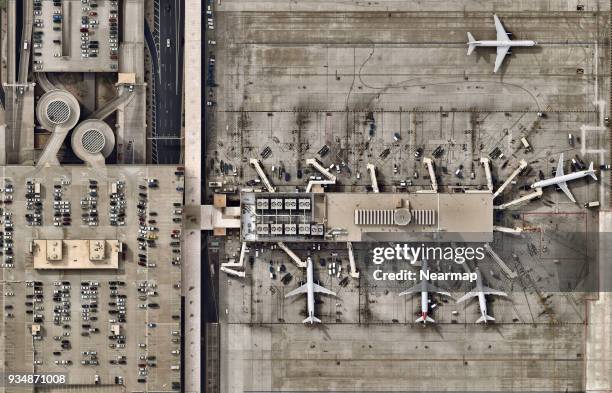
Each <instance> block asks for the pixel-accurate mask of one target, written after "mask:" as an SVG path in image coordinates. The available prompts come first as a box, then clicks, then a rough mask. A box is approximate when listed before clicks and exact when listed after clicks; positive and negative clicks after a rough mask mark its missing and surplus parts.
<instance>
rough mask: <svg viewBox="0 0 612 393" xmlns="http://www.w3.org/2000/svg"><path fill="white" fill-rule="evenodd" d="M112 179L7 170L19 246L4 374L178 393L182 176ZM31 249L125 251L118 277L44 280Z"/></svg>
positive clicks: (8, 221)
mask: <svg viewBox="0 0 612 393" xmlns="http://www.w3.org/2000/svg"><path fill="white" fill-rule="evenodd" d="M104 172H105V173H99V172H96V171H93V170H91V169H88V168H85V167H61V168H59V167H56V168H44V169H42V170H40V171H35V170H34V169H33V168H31V167H4V168H3V173H2V179H1V181H0V184H2V192H1V193H0V194H1V199H2V200H3V204H2V209H3V227H4V229H3V234H9V233H10V234H11V237H12V239H7V238H4V242H3V245H2V247H3V249H2V250H3V255H2V266H3V269H2V275H3V277H2V284H1V285H2V288H1V289H2V293H1V295H2V304H3V308H4V312H3V315H2V326H3V331H4V332H5V334H6V341H5V342H6V352H5V360H6V363H5V364H6V366H5V370H4V371H6V372H25V371H29V372H31V371H35V372H69V381H68V383H69V384H85V385H89V384H94V383H97V382H98V383H100V384H122V385H124V386H125V387H126V388H128V389H129V390H130V391H131V390H135V389H136V390H139V389H142V390H147V391H152V390H171V389H172V388H173V382H178V381H179V380H180V378H179V364H180V284H181V282H180V280H181V274H180V256H181V243H180V238H181V227H182V199H183V192H182V190H183V177H182V173H183V172H182V170H181V169H177V167H175V166H158V167H143V166H132V167H121V166H113V167H110V166H109V167H106V168H105V169H104ZM28 182H29V183H28ZM9 184H10V186H9ZM58 202H59V203H58ZM28 207H30V208H31V209H30V210H28ZM26 215H28V216H27V217H26ZM11 228H12V229H11ZM7 229H8V230H7ZM32 239H47V240H61V239H63V240H86V239H104V240H107V241H108V240H119V242H120V243H121V245H122V251H121V252H120V254H119V268H118V269H110V270H109V269H105V270H100V269H89V270H88V269H64V270H54V269H46V270H35V269H34V265H33V263H34V262H33V256H32V253H31V252H30V247H31V243H32ZM64 248H66V246H64ZM64 252H66V251H64ZM107 253H108V252H107ZM107 255H108V254H107ZM16 310H19V311H16ZM22 310H25V312H23V311H22ZM32 326H34V330H32ZM36 326H39V327H40V331H39V332H38V333H37V332H36V331H35V330H36ZM174 386H175V387H177V385H174Z"/></svg>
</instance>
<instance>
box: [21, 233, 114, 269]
mask: <svg viewBox="0 0 612 393" xmlns="http://www.w3.org/2000/svg"><path fill="white" fill-rule="evenodd" d="M121 250H122V247H121V242H119V241H118V240H60V239H58V240H34V247H33V250H32V251H33V253H34V268H35V269H118V268H119V253H120V252H121Z"/></svg>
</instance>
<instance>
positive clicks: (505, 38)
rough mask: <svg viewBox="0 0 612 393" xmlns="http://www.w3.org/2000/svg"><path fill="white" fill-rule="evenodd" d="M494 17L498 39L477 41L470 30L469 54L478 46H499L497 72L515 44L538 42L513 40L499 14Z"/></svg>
mask: <svg viewBox="0 0 612 393" xmlns="http://www.w3.org/2000/svg"><path fill="white" fill-rule="evenodd" d="M493 19H494V20H495V30H497V39H496V40H490V41H477V40H476V39H475V38H474V36H473V35H472V33H470V32H468V33H467V36H468V43H467V44H468V46H469V47H468V52H467V54H468V56H469V55H470V54H472V52H473V51H474V49H475V48H476V47H478V46H490V47H493V46H495V47H497V57H496V58H495V68H494V69H493V72H497V70H499V67H501V65H502V63H503V62H504V58H505V57H506V55H507V54H508V53H510V52H511V49H512V47H513V46H536V45H537V44H538V43H537V42H535V41H531V40H516V41H513V40H512V39H511V38H510V35H509V34H508V33H506V29H504V26H503V25H502V23H501V21H500V20H499V18H498V17H497V15H493Z"/></svg>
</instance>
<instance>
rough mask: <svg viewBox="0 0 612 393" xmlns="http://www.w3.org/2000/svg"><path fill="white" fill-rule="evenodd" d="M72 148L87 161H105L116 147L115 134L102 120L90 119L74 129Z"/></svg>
mask: <svg viewBox="0 0 612 393" xmlns="http://www.w3.org/2000/svg"><path fill="white" fill-rule="evenodd" d="M71 144H72V150H73V151H74V154H76V155H77V157H79V158H80V159H81V160H83V161H85V162H89V163H92V162H94V161H95V162H102V163H103V162H104V158H106V157H108V156H109V155H110V154H111V153H112V151H113V149H114V148H115V134H113V130H112V129H111V128H110V126H109V125H108V124H106V123H105V122H104V121H102V120H97V119H89V120H85V121H84V122H82V123H81V124H79V125H78V126H77V127H76V128H75V129H74V131H72V140H71Z"/></svg>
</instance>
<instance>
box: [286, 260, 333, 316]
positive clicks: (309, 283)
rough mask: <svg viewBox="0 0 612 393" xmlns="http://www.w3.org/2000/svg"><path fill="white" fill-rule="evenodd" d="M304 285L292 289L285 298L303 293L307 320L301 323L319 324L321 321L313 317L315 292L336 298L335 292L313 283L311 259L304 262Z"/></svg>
mask: <svg viewBox="0 0 612 393" xmlns="http://www.w3.org/2000/svg"><path fill="white" fill-rule="evenodd" d="M306 263H307V266H306V284H304V285H302V286H300V287H299V288H296V289H294V290H293V291H291V292H289V293H288V294H286V295H285V297H290V296H295V295H299V294H301V293H305V294H306V295H307V299H308V318H306V319H304V320H303V321H302V323H310V324H313V323H321V320H320V319H319V318H317V317H315V315H314V305H315V300H314V294H315V292H319V293H324V294H326V295H331V296H336V293H335V292H332V291H330V290H329V289H325V288H323V287H322V286H320V285H318V284H315V283H314V278H313V272H312V270H313V269H312V259H310V257H309V258H308V261H307V262H306Z"/></svg>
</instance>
